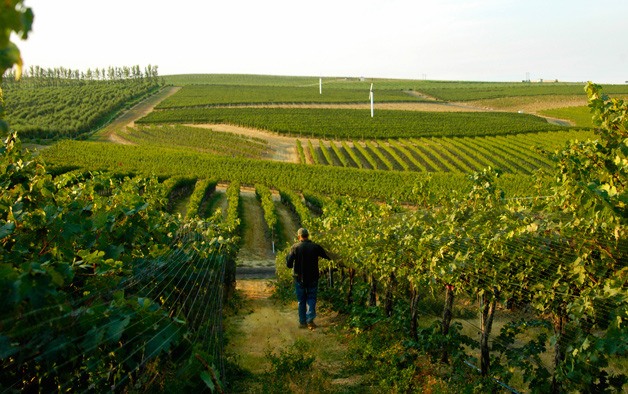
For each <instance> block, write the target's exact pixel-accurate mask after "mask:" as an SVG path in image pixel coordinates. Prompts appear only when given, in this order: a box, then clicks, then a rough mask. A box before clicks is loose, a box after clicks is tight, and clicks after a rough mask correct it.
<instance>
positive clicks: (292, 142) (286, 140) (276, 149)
mask: <svg viewBox="0 0 628 394" xmlns="http://www.w3.org/2000/svg"><path fill="white" fill-rule="evenodd" d="M186 126H190V127H200V128H204V129H211V130H214V131H219V132H220V131H222V132H227V133H234V134H239V135H243V136H246V137H253V138H261V139H264V140H266V141H268V146H269V147H270V149H271V152H272V154H271V157H270V159H271V160H276V161H286V162H291V163H298V162H299V156H298V155H297V150H296V140H297V138H295V137H286V136H282V135H279V134H277V133H272V132H269V131H263V130H258V129H253V128H247V127H240V126H234V125H229V124H188V125H186Z"/></svg>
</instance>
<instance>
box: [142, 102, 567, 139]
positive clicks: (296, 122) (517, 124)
mask: <svg viewBox="0 0 628 394" xmlns="http://www.w3.org/2000/svg"><path fill="white" fill-rule="evenodd" d="M138 123H228V124H234V125H238V126H243V127H251V128H256V129H261V130H269V131H274V132H277V133H281V134H288V135H298V136H310V137H322V138H335V139H337V138H340V139H354V138H361V139H369V138H416V137H453V136H458V137H461V136H485V135H504V134H518V133H533V132H541V131H550V130H554V131H556V130H565V127H563V126H558V125H554V124H551V123H548V122H547V121H546V120H545V119H543V118H540V117H537V116H533V115H529V114H517V113H504V112H482V113H477V112H473V113H471V112H456V113H439V112H418V111H399V110H381V111H377V115H376V116H375V117H373V118H371V117H370V115H369V112H368V110H353V109H322V108H182V109H171V110H160V111H154V112H152V113H150V114H149V115H148V116H146V117H144V118H142V119H140V120H138Z"/></svg>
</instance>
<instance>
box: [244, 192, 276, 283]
mask: <svg viewBox="0 0 628 394" xmlns="http://www.w3.org/2000/svg"><path fill="white" fill-rule="evenodd" d="M240 197H241V204H242V227H243V230H242V245H241V247H240V251H239V252H238V256H237V258H236V266H246V267H274V266H275V254H274V253H273V249H272V242H271V238H270V233H269V231H268V226H267V225H266V222H265V221H264V211H263V210H262V207H261V205H260V203H259V202H258V201H257V199H256V198H255V190H253V189H247V188H242V189H241V191H240ZM236 273H237V268H236Z"/></svg>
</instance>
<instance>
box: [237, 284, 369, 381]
mask: <svg viewBox="0 0 628 394" xmlns="http://www.w3.org/2000/svg"><path fill="white" fill-rule="evenodd" d="M271 286H272V285H271V282H269V281H266V280H239V281H237V282H236V288H237V289H238V290H239V291H240V292H241V294H242V295H243V296H244V302H245V306H244V308H242V309H241V310H242V311H245V312H242V313H239V314H238V315H236V316H232V317H230V318H228V319H227V320H226V329H227V332H228V337H229V343H228V345H227V347H226V349H225V351H226V353H227V354H228V355H230V357H233V358H234V359H236V360H238V365H239V366H240V367H241V368H243V369H244V370H246V371H248V372H250V374H251V375H252V376H251V375H248V376H247V377H246V378H244V379H239V380H238V381H237V382H230V386H231V389H232V390H231V392H265V391H269V390H270V391H272V390H273V388H275V389H276V388H277V387H278V385H279V384H280V383H285V382H277V379H286V377H285V376H278V375H277V374H273V373H272V372H269V371H271V369H272V364H271V362H270V358H269V357H268V354H269V353H271V352H272V353H273V354H274V355H275V356H279V355H280V354H281V352H286V351H290V350H291V349H294V348H295V346H296V345H298V346H300V347H301V348H304V349H305V350H304V351H305V352H306V353H307V354H310V355H312V356H314V357H315V361H314V364H313V366H312V370H311V371H308V372H307V374H306V375H307V376H308V377H306V376H301V377H300V378H299V382H296V383H297V384H298V386H296V384H295V386H296V387H291V385H290V383H289V382H288V383H287V386H288V390H290V391H292V392H346V391H345V389H346V388H348V387H351V386H355V387H358V386H359V384H360V381H361V377H359V376H351V375H350V374H347V373H346V372H345V371H344V368H343V366H344V362H345V360H346V355H347V352H348V350H347V344H346V343H344V341H343V337H342V336H341V335H339V334H338V329H339V328H338V324H339V319H338V316H337V314H336V313H332V312H328V311H324V310H320V308H319V311H318V312H319V313H318V315H319V316H318V317H317V319H316V323H317V325H318V327H317V328H316V329H315V330H308V329H300V328H298V318H297V305H296V302H290V303H288V304H282V303H280V302H279V301H275V300H273V299H271V298H269V297H270V295H271V293H272V287H271ZM308 379H310V380H309V381H307V380H308ZM304 380H306V382H305V383H304V382H303V381H304ZM302 384H305V385H308V384H309V385H310V387H312V386H313V388H314V391H308V390H307V389H306V388H305V387H303V386H301V385H302Z"/></svg>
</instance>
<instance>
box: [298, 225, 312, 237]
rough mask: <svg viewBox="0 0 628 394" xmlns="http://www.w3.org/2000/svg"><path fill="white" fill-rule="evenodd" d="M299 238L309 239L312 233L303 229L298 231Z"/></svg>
mask: <svg viewBox="0 0 628 394" xmlns="http://www.w3.org/2000/svg"><path fill="white" fill-rule="evenodd" d="M297 236H298V237H299V239H308V237H309V236H310V233H309V232H308V231H307V230H306V229H304V228H303V227H301V228H300V229H299V230H298V231H297Z"/></svg>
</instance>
